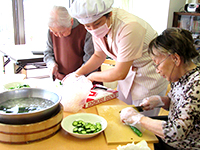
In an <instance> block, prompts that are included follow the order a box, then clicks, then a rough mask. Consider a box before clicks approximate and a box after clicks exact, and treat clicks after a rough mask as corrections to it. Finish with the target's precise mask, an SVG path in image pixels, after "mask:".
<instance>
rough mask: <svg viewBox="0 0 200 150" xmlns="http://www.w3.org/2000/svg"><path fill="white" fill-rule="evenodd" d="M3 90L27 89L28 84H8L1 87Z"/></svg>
mask: <svg viewBox="0 0 200 150" xmlns="http://www.w3.org/2000/svg"><path fill="white" fill-rule="evenodd" d="M3 86H4V90H14V89H21V88H29V87H30V84H28V83H27V82H23V81H22V82H10V83H6V84H4V85H3Z"/></svg>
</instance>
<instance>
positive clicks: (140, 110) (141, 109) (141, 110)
mask: <svg viewBox="0 0 200 150" xmlns="http://www.w3.org/2000/svg"><path fill="white" fill-rule="evenodd" d="M131 107H133V108H134V109H136V110H137V111H139V112H143V111H144V110H143V106H131ZM161 107H162V106H156V107H155V108H161ZM119 113H121V111H119Z"/></svg>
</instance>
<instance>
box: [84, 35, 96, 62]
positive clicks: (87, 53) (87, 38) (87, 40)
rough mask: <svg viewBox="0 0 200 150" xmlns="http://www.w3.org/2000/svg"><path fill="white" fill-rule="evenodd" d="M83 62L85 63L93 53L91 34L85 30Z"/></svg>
mask: <svg viewBox="0 0 200 150" xmlns="http://www.w3.org/2000/svg"><path fill="white" fill-rule="evenodd" d="M83 50H84V53H85V54H84V56H83V63H86V62H87V61H88V60H89V59H90V57H91V56H92V55H93V54H94V44H93V42H92V35H91V34H90V33H89V32H87V33H86V36H85V44H84V49H83Z"/></svg>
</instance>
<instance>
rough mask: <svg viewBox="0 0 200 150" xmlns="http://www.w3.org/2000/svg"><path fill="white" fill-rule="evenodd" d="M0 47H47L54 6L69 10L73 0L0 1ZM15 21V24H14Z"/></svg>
mask: <svg viewBox="0 0 200 150" xmlns="http://www.w3.org/2000/svg"><path fill="white" fill-rule="evenodd" d="M0 2H1V3H2V4H3V5H0V18H1V22H0V40H1V42H0V46H1V45H11V44H33V45H45V44H46V38H47V34H46V33H47V30H48V26H47V21H48V13H49V11H50V9H51V8H52V7H53V5H61V6H65V7H66V8H69V5H70V3H71V2H72V0H56V1H55V0H6V1H5V0H0ZM13 20H14V22H13Z"/></svg>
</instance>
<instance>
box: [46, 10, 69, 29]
mask: <svg viewBox="0 0 200 150" xmlns="http://www.w3.org/2000/svg"><path fill="white" fill-rule="evenodd" d="M71 18H72V17H71V16H70V14H69V13H68V11H67V9H66V8H65V7H63V6H54V7H53V8H52V10H51V12H50V16H49V21H48V26H49V27H52V28H53V27H67V28H69V27H70V26H71V25H72V24H71Z"/></svg>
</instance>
